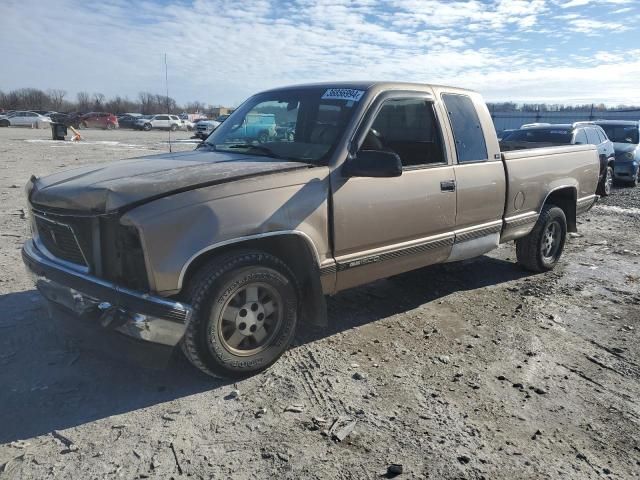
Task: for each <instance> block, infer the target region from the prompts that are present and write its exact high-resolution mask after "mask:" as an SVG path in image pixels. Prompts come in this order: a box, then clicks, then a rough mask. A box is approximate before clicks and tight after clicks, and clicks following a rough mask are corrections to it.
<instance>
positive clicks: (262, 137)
mask: <svg viewBox="0 0 640 480" xmlns="http://www.w3.org/2000/svg"><path fill="white" fill-rule="evenodd" d="M268 141H269V134H268V133H267V132H260V133H259V134H258V143H267V142H268Z"/></svg>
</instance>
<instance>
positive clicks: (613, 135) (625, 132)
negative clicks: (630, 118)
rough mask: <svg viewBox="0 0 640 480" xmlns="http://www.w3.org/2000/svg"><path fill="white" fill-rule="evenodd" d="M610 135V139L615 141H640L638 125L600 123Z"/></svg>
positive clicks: (634, 142) (635, 142)
mask: <svg viewBox="0 0 640 480" xmlns="http://www.w3.org/2000/svg"><path fill="white" fill-rule="evenodd" d="M600 126H601V127H602V129H603V130H604V131H605V133H606V134H607V137H609V140H611V141H612V142H615V143H633V144H637V143H640V142H639V141H638V126H637V125H600Z"/></svg>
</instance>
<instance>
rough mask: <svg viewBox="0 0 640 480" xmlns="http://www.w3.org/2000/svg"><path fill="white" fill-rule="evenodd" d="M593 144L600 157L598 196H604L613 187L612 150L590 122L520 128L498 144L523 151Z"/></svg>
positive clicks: (505, 148) (599, 129)
mask: <svg viewBox="0 0 640 480" xmlns="http://www.w3.org/2000/svg"><path fill="white" fill-rule="evenodd" d="M587 144H591V145H595V146H596V147H598V154H599V156H600V177H599V182H598V192H597V193H598V194H599V195H602V196H607V195H609V193H611V185H612V184H613V175H614V161H615V158H616V157H615V151H614V147H613V142H611V140H609V138H608V137H607V134H606V133H605V132H604V130H603V129H602V128H600V127H599V126H598V125H595V124H593V123H587V122H582V123H580V122H579V123H574V124H538V125H532V126H530V127H527V126H525V127H523V128H520V129H518V130H514V131H513V132H510V133H508V134H507V135H505V136H504V138H503V139H502V140H501V141H500V148H501V150H503V151H507V150H522V149H525V148H542V147H552V146H557V145H587Z"/></svg>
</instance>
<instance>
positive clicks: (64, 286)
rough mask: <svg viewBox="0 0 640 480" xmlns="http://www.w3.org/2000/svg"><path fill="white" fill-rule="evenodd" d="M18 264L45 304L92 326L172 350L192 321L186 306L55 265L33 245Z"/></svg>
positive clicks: (27, 245) (24, 249)
mask: <svg viewBox="0 0 640 480" xmlns="http://www.w3.org/2000/svg"><path fill="white" fill-rule="evenodd" d="M22 260H23V261H24V263H25V265H26V266H27V269H28V270H29V271H30V272H31V273H32V274H33V276H34V280H35V284H36V287H37V288H38V290H39V291H40V293H41V294H42V295H43V296H44V297H45V298H46V299H47V300H49V301H50V302H53V303H56V304H58V305H60V306H62V307H64V308H65V309H67V310H71V311H72V312H73V313H74V314H75V316H77V317H79V318H81V319H83V320H85V321H86V322H89V323H93V324H95V325H96V326H101V327H103V328H106V329H109V330H115V331H117V332H119V333H123V334H125V335H128V336H130V337H133V338H136V339H139V340H144V341H147V342H151V343H156V344H161V345H167V346H171V347H173V346H175V345H177V344H178V342H179V341H180V340H181V339H182V337H183V335H184V332H185V329H186V326H187V323H188V322H189V319H190V318H191V307H190V306H188V305H185V304H183V303H180V302H176V301H172V300H168V299H165V298H162V297H157V296H153V295H148V294H144V293H140V292H136V291H133V290H130V289H127V288H123V287H119V286H117V285H115V284H113V283H111V282H108V281H106V280H102V279H100V278H97V277H94V276H91V275H88V274H85V273H82V272H78V271H75V270H73V269H72V268H68V267H66V266H63V265H60V264H58V263H55V262H54V261H52V260H50V259H48V258H47V257H45V256H44V255H43V254H42V253H41V252H40V251H39V250H38V248H37V247H36V245H35V243H34V242H33V240H27V242H25V244H24V246H23V247H22Z"/></svg>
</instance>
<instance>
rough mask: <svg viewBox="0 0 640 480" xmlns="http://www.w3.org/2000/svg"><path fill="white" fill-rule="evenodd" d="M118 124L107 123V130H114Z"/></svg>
mask: <svg viewBox="0 0 640 480" xmlns="http://www.w3.org/2000/svg"><path fill="white" fill-rule="evenodd" d="M114 128H116V126H115V125H114V124H113V123H107V130H113V129H114Z"/></svg>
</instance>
